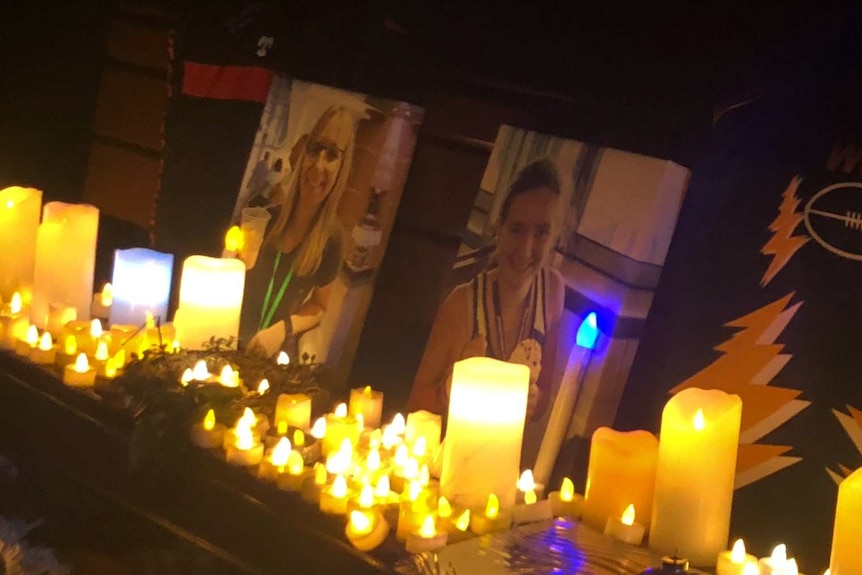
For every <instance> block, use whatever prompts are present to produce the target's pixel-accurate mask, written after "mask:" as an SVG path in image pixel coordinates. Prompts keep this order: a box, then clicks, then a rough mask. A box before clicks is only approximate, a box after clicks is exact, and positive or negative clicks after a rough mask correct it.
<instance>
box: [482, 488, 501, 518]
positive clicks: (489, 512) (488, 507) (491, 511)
mask: <svg viewBox="0 0 862 575" xmlns="http://www.w3.org/2000/svg"><path fill="white" fill-rule="evenodd" d="M499 514H500V500H499V499H498V498H497V496H496V495H494V494H493V493H491V494H489V495H488V503H486V504H485V517H487V518H488V519H494V518H495V517H497V515H499Z"/></svg>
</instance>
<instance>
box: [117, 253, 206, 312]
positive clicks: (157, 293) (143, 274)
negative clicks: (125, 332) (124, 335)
mask: <svg viewBox="0 0 862 575" xmlns="http://www.w3.org/2000/svg"><path fill="white" fill-rule="evenodd" d="M173 270H174V256H173V254H163V253H161V252H157V251H153V250H148V249H146V248H132V249H128V250H117V251H116V252H114V274H113V276H112V278H111V282H112V283H113V286H114V301H113V304H112V305H111V324H121V325H135V326H140V325H143V324H144V322H145V321H146V319H147V312H149V313H150V314H152V317H160V318H162V323H164V322H166V321H167V318H168V299H169V298H170V295H171V276H172V274H173ZM220 289H221V287H219V289H217V290H213V291H219V290H220Z"/></svg>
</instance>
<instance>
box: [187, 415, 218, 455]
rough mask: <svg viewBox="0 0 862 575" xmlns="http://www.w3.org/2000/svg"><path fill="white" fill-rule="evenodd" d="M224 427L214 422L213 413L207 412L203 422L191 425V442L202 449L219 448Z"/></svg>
mask: <svg viewBox="0 0 862 575" xmlns="http://www.w3.org/2000/svg"><path fill="white" fill-rule="evenodd" d="M224 432H225V426H224V424H222V423H217V422H216V416H215V411H213V410H212V409H210V410H209V411H207V413H206V415H205V416H204V418H203V420H202V421H200V422H198V423H195V424H194V425H192V430H191V441H192V443H193V444H195V445H197V446H198V447H202V448H203V449H214V448H216V447H220V446H221V445H222V442H223V441H224Z"/></svg>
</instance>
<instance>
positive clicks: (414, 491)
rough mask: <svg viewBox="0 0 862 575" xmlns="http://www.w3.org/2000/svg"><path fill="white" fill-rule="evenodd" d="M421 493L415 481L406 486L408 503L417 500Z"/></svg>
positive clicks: (420, 487) (420, 486) (419, 486)
mask: <svg viewBox="0 0 862 575" xmlns="http://www.w3.org/2000/svg"><path fill="white" fill-rule="evenodd" d="M421 493H422V485H420V484H419V482H418V481H416V480H415V479H413V480H411V481H410V483H409V484H408V486H407V499H409V500H410V501H416V500H417V499H419V495H420V494H421Z"/></svg>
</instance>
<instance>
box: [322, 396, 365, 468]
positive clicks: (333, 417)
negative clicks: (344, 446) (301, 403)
mask: <svg viewBox="0 0 862 575" xmlns="http://www.w3.org/2000/svg"><path fill="white" fill-rule="evenodd" d="M325 417H326V435H325V436H324V437H323V443H322V444H321V452H322V453H323V455H324V456H326V455H329V454H330V453H331V452H332V451H335V450H337V449H338V448H339V447H340V446H341V443H342V442H343V441H344V440H345V439H349V440H350V443H351V444H353V445H356V444H357V443H359V433H360V432H361V431H362V429H361V427H360V425H359V421H358V420H357V418H356V417H355V416H353V415H348V413H347V404H344V403H341V404H339V405H338V407H336V408H335V412H334V413H328V414H326V416H325Z"/></svg>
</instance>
